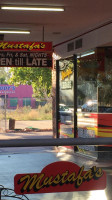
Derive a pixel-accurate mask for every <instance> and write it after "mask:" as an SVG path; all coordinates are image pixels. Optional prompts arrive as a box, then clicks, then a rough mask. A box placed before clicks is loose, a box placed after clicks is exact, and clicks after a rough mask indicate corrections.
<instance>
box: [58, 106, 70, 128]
mask: <svg viewBox="0 0 112 200" xmlns="http://www.w3.org/2000/svg"><path fill="white" fill-rule="evenodd" d="M59 113H60V120H61V123H64V124H67V123H71V122H72V121H73V110H72V109H70V108H69V107H68V106H66V105H65V104H59Z"/></svg>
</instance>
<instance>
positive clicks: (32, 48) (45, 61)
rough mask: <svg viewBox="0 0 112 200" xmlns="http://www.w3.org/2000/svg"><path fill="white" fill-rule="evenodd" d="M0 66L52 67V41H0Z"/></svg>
mask: <svg viewBox="0 0 112 200" xmlns="http://www.w3.org/2000/svg"><path fill="white" fill-rule="evenodd" d="M0 66H1V67H4V66H7V67H52V43H50V42H32V43H31V42H0Z"/></svg>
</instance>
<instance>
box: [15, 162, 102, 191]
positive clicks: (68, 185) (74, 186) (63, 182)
mask: <svg viewBox="0 0 112 200" xmlns="http://www.w3.org/2000/svg"><path fill="white" fill-rule="evenodd" d="M105 187H106V174H105V172H104V171H103V170H102V169H101V168H99V167H96V166H93V167H92V168H90V169H89V170H88V171H84V166H82V167H79V166H78V165H76V164H74V163H72V162H66V161H59V162H54V163H51V164H49V165H47V166H46V167H45V168H43V170H42V171H41V172H40V173H32V174H30V173H28V174H17V175H16V176H15V177H14V191H15V193H16V194H35V193H52V192H73V191H90V190H101V189H105Z"/></svg>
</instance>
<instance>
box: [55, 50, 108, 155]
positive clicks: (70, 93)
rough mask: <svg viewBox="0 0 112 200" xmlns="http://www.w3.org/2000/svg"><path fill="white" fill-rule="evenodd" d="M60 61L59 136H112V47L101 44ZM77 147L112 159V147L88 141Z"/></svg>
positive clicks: (83, 151)
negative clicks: (101, 45)
mask: <svg viewBox="0 0 112 200" xmlns="http://www.w3.org/2000/svg"><path fill="white" fill-rule="evenodd" d="M57 64H58V67H57V70H58V74H59V86H58V87H57V89H58V91H59V92H58V94H59V95H58V96H59V102H58V103H59V107H58V109H57V110H58V114H57V122H58V123H57V124H58V132H59V133H58V137H73V138H74V137H80V138H97V137H112V47H98V48H96V49H94V50H92V51H88V52H86V53H84V54H81V55H77V56H73V57H72V58H67V59H63V60H59V61H58V62H57ZM62 104H63V106H64V105H65V111H64V112H62V111H61V109H60V106H61V105H62ZM66 106H67V107H68V110H67V108H66ZM77 149H78V152H81V153H83V154H88V155H92V156H94V157H97V158H100V159H101V158H104V157H106V158H107V159H110V157H111V150H112V149H111V146H87V145H84V146H83V145H81V146H80V145H79V146H77Z"/></svg>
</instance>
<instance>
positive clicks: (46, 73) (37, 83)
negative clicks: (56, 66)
mask: <svg viewBox="0 0 112 200" xmlns="http://www.w3.org/2000/svg"><path fill="white" fill-rule="evenodd" d="M10 73H11V77H10V79H9V81H8V83H9V84H14V85H15V86H18V85H20V84H23V85H25V84H27V85H32V87H33V92H34V97H38V98H40V99H42V98H44V99H45V98H48V97H49V96H50V94H51V69H49V68H36V67H12V68H11V69H10Z"/></svg>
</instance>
